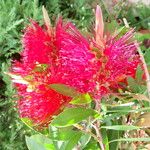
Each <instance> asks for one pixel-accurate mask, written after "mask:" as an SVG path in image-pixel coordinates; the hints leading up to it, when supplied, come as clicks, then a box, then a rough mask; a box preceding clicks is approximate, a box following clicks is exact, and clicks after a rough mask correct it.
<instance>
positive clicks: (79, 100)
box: [70, 93, 92, 105]
mask: <svg viewBox="0 0 150 150" xmlns="http://www.w3.org/2000/svg"><path fill="white" fill-rule="evenodd" d="M91 101H92V99H91V97H90V95H89V94H88V93H87V94H80V95H79V96H77V97H75V98H74V99H73V100H72V101H71V102H70V103H71V104H75V105H81V104H88V103H90V102H91Z"/></svg>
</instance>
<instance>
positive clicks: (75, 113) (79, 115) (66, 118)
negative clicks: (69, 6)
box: [52, 108, 100, 127]
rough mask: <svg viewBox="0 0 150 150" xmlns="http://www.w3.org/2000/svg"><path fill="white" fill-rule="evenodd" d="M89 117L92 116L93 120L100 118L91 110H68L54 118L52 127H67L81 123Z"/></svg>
mask: <svg viewBox="0 0 150 150" xmlns="http://www.w3.org/2000/svg"><path fill="white" fill-rule="evenodd" d="M89 116H93V117H95V118H97V117H100V115H99V114H98V113H97V112H96V111H94V110H93V109H86V108H69V109H66V110H65V111H63V112H62V113H61V114H59V115H58V116H57V117H56V118H54V120H53V121H52V125H53V126H56V127H67V126H71V125H74V124H76V123H78V122H81V121H82V120H85V119H87V118H88V117H89Z"/></svg>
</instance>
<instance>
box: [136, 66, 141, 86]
mask: <svg viewBox="0 0 150 150" xmlns="http://www.w3.org/2000/svg"><path fill="white" fill-rule="evenodd" d="M142 76H143V69H142V68H141V66H140V65H139V66H138V67H137V70H136V75H135V79H136V81H137V82H138V83H139V82H140V81H142Z"/></svg>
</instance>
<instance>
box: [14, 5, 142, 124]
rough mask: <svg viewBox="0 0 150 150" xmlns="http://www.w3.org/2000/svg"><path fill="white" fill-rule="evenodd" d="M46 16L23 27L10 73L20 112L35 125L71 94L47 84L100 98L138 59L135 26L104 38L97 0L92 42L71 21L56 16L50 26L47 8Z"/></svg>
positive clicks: (46, 120) (131, 71) (43, 121)
mask: <svg viewBox="0 0 150 150" xmlns="http://www.w3.org/2000/svg"><path fill="white" fill-rule="evenodd" d="M44 13H45V12H44ZM45 20H46V21H45V26H44V27H43V28H42V27H40V26H39V25H38V24H37V23H36V22H34V21H31V25H29V26H28V27H27V28H26V29H25V33H24V36H23V46H24V50H23V52H22V56H23V58H22V62H15V63H14V65H13V66H12V74H11V76H12V78H13V82H14V83H15V85H16V87H17V89H18V94H19V96H20V100H19V102H18V108H19V112H20V116H21V117H23V118H29V119H31V120H32V121H33V123H34V124H35V125H37V126H39V125H40V126H43V125H44V124H47V123H49V122H50V120H51V119H52V117H53V115H56V114H58V113H59V112H61V110H62V108H63V107H64V106H65V104H66V103H68V102H69V101H70V100H71V98H70V97H67V96H63V95H62V94H59V93H57V92H56V91H54V90H53V89H51V88H50V86H49V85H50V84H53V83H55V84H57V83H58V84H65V85H68V86H71V87H73V88H75V90H77V91H78V92H80V93H90V94H91V96H92V97H93V98H95V99H100V98H101V97H102V96H104V95H105V94H108V93H110V92H111V88H114V87H115V88H116V87H118V83H119V82H120V81H124V80H125V79H126V78H127V76H132V77H134V75H135V71H136V68H137V65H138V64H139V62H140V61H139V56H138V54H136V46H135V42H129V40H130V39H131V38H132V36H133V30H131V31H129V32H128V33H126V34H125V35H124V36H123V37H121V38H120V39H117V38H116V37H113V36H112V37H111V36H110V37H109V38H105V33H104V23H103V19H102V12H101V9H100V7H99V6H98V7H97V11H96V27H95V31H96V35H95V41H92V42H91V41H90V40H87V39H86V38H84V37H83V36H82V35H81V34H80V32H79V31H78V30H77V29H76V28H75V26H74V25H73V24H71V23H67V24H64V23H62V20H61V19H59V21H58V23H57V25H56V27H55V28H52V27H51V26H50V22H49V19H48V18H47V14H46V15H45Z"/></svg>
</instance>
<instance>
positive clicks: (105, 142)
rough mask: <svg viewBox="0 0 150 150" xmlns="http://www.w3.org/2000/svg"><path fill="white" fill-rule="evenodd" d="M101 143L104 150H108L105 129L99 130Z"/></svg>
mask: <svg viewBox="0 0 150 150" xmlns="http://www.w3.org/2000/svg"><path fill="white" fill-rule="evenodd" d="M101 134H102V139H103V143H104V145H105V150H109V143H108V136H107V131H106V129H101Z"/></svg>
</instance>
